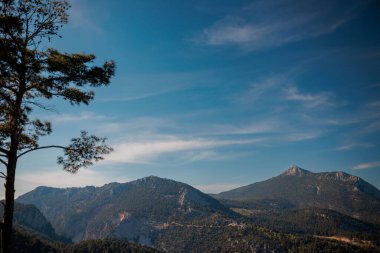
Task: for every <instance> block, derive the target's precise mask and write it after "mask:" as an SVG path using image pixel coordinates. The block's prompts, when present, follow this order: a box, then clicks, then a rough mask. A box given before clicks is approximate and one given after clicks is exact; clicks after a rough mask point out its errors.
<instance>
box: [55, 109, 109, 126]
mask: <svg viewBox="0 0 380 253" xmlns="http://www.w3.org/2000/svg"><path fill="white" fill-rule="evenodd" d="M95 120H109V117H107V116H105V115H100V114H96V113H94V112H90V111H83V112H80V113H75V114H68V113H65V114H60V115H56V116H54V117H53V119H52V121H53V122H55V123H58V124H62V123H72V122H81V121H85V122H88V121H95Z"/></svg>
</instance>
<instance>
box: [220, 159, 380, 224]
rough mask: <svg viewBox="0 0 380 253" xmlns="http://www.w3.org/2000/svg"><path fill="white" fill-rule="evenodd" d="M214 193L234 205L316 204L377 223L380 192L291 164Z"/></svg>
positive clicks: (358, 182) (353, 179)
mask: <svg viewBox="0 0 380 253" xmlns="http://www.w3.org/2000/svg"><path fill="white" fill-rule="evenodd" d="M213 196H214V197H216V198H217V199H224V201H223V202H224V203H226V204H227V205H229V206H231V207H235V208H238V207H242V208H248V209H257V210H261V209H268V208H269V209H284V208H305V207H318V208H326V209H332V210H336V211H338V212H341V213H344V214H347V215H350V216H352V217H355V218H359V219H362V220H365V221H369V222H375V223H380V191H379V190H378V189H377V188H375V187H374V186H372V185H371V184H369V183H367V182H366V181H364V180H363V179H361V178H359V177H356V176H352V175H349V174H346V173H344V172H327V173H312V172H309V171H307V170H303V169H301V168H299V167H296V166H293V167H291V168H289V169H288V170H287V171H285V172H284V173H283V174H281V175H279V176H276V177H273V178H271V179H268V180H266V181H262V182H258V183H254V184H251V185H247V186H243V187H240V188H237V189H233V190H230V191H226V192H222V193H220V194H217V195H213Z"/></svg>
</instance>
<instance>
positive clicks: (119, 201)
mask: <svg viewBox="0 0 380 253" xmlns="http://www.w3.org/2000/svg"><path fill="white" fill-rule="evenodd" d="M17 201H19V202H22V203H27V204H34V205H36V206H37V207H38V208H39V209H40V210H41V211H42V213H43V214H44V215H45V216H46V217H47V218H48V219H49V220H50V221H51V223H52V224H53V226H54V227H55V228H56V231H57V233H59V234H61V235H63V236H66V237H68V238H71V239H72V240H73V241H80V240H83V239H97V238H104V237H109V236H112V237H116V238H127V239H130V240H134V241H137V242H140V243H144V244H146V245H150V244H151V243H152V236H153V234H154V233H155V232H156V231H157V230H159V228H160V227H162V226H164V224H166V223H172V222H177V223H181V224H183V223H187V222H193V221H195V220H197V221H199V220H203V219H205V220H207V219H208V218H210V217H211V216H215V215H220V216H223V217H232V216H234V215H235V214H234V213H233V212H232V211H230V210H229V209H228V208H227V207H225V206H223V205H221V204H220V203H219V202H218V201H217V200H215V199H214V198H212V197H210V196H208V195H206V194H204V193H202V192H200V191H198V190H196V189H194V188H193V187H191V186H189V185H186V184H183V183H179V182H176V181H173V180H168V179H162V178H158V177H153V176H151V177H146V178H143V179H139V180H136V181H132V182H129V183H123V184H120V183H111V184H107V185H104V186H102V187H85V188H67V189H56V188H50V187H38V188H36V189H35V190H33V191H31V192H29V193H27V194H24V195H22V196H20V197H19V198H18V199H17Z"/></svg>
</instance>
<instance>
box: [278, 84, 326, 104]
mask: <svg viewBox="0 0 380 253" xmlns="http://www.w3.org/2000/svg"><path fill="white" fill-rule="evenodd" d="M284 97H285V99H286V100H289V101H297V102H302V103H303V104H304V105H305V106H307V107H318V106H329V105H332V103H331V101H330V95H329V94H328V93H318V94H310V93H301V92H300V91H299V90H298V88H297V87H295V86H290V87H288V88H287V89H285V95H284Z"/></svg>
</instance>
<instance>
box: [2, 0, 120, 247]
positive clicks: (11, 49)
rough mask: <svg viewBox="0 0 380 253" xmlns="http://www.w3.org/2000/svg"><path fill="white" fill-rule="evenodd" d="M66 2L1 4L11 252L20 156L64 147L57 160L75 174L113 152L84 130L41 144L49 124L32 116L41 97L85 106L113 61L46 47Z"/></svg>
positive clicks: (6, 0)
mask: <svg viewBox="0 0 380 253" xmlns="http://www.w3.org/2000/svg"><path fill="white" fill-rule="evenodd" d="M68 8H69V4H68V3H67V2H66V1H65V0H1V3H0V163H1V164H2V165H3V167H4V169H5V170H4V172H0V174H1V177H3V178H4V179H5V207H4V221H3V224H2V238H1V239H2V247H3V252H4V253H8V252H11V238H12V237H11V234H12V223H13V207H14V192H15V187H14V182H15V177H16V168H17V162H18V160H19V159H20V158H21V157H23V156H24V155H26V154H28V153H30V152H33V151H36V150H40V149H47V148H60V149H63V153H64V154H63V156H62V157H58V163H59V164H62V165H63V168H64V169H65V170H66V171H69V172H72V173H75V172H76V171H77V170H78V169H79V168H80V167H86V166H89V165H91V164H92V163H93V162H94V161H98V160H101V159H103V155H105V154H108V153H110V152H111V151H112V149H111V148H109V147H108V146H107V145H106V144H105V139H104V138H99V137H97V136H94V135H89V134H87V132H84V131H83V132H82V133H81V135H80V137H78V138H73V139H72V142H71V144H70V145H68V146H60V145H50V146H40V145H39V139H40V137H41V136H46V135H49V134H50V133H51V132H52V126H51V123H50V122H48V121H42V120H40V119H38V118H35V117H33V110H34V109H35V108H37V107H38V108H42V109H45V110H48V108H47V107H46V106H45V105H44V103H43V101H44V100H51V99H53V98H61V99H63V100H66V101H68V102H69V103H70V104H71V105H80V104H89V103H90V102H91V101H92V100H93V99H94V92H93V90H92V88H94V87H100V86H107V85H109V83H110V78H111V77H112V76H113V75H114V70H115V64H114V62H113V61H107V62H105V63H104V64H103V65H102V66H96V65H95V64H94V59H95V56H94V55H92V54H71V53H62V52H59V51H58V50H56V49H53V48H48V49H46V44H48V43H49V42H50V40H51V39H52V38H54V37H57V36H59V34H58V32H59V29H60V28H61V27H62V26H63V25H64V24H66V23H67V20H68V15H67V10H68Z"/></svg>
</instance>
